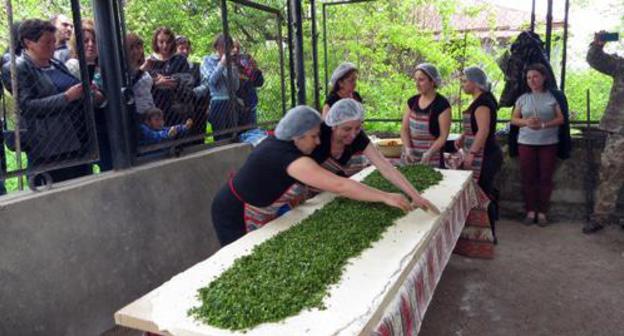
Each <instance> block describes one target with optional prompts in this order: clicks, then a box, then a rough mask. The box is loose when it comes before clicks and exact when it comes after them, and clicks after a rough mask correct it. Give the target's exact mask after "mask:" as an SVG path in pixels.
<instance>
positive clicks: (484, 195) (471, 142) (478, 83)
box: [455, 67, 503, 258]
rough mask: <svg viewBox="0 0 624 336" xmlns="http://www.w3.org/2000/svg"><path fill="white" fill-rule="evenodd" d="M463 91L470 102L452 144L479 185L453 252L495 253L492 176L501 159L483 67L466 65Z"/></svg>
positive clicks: (493, 104) (487, 255) (493, 102)
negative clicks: (475, 198)
mask: <svg viewBox="0 0 624 336" xmlns="http://www.w3.org/2000/svg"><path fill="white" fill-rule="evenodd" d="M462 87H463V90H464V92H466V93H467V94H469V95H472V97H473V99H474V100H473V101H472V103H471V104H470V106H468V109H466V111H464V113H463V126H464V132H463V134H462V136H461V137H460V138H459V139H458V140H457V141H456V143H455V146H456V147H457V148H458V149H463V151H464V153H465V156H464V163H463V169H465V170H472V172H473V175H472V177H473V179H474V181H475V182H476V183H477V185H478V187H479V188H478V197H479V201H480V202H479V205H478V206H477V207H476V208H474V209H472V210H471V212H470V214H469V216H468V219H467V220H466V226H465V228H464V230H463V232H462V235H461V237H460V239H459V241H458V242H457V247H456V251H457V252H459V253H461V254H465V255H469V256H474V257H484V258H491V257H493V256H494V246H493V245H494V243H495V241H496V235H495V230H494V228H495V222H494V220H495V218H496V215H495V211H496V209H495V208H496V206H495V203H492V201H494V202H496V195H495V194H496V192H495V189H494V178H495V176H496V173H498V171H499V170H500V167H501V165H502V162H503V154H502V151H501V149H500V147H499V146H498V144H497V143H496V136H495V132H496V117H497V116H496V111H497V109H498V104H497V102H496V98H494V95H492V93H491V92H490V85H489V82H488V79H487V76H486V75H485V73H484V72H483V70H481V69H479V68H477V67H469V68H466V69H465V70H464V76H463V78H462Z"/></svg>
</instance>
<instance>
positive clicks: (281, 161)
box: [212, 106, 413, 246]
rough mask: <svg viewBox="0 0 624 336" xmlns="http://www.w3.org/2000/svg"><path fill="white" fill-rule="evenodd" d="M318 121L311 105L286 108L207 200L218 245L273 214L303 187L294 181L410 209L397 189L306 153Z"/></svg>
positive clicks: (312, 145)
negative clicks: (354, 176) (326, 165)
mask: <svg viewBox="0 0 624 336" xmlns="http://www.w3.org/2000/svg"><path fill="white" fill-rule="evenodd" d="M321 122H322V120H321V115H320V114H319V113H318V112H317V111H316V110H314V109H312V108H310V107H307V106H297V107H295V108H292V109H290V110H289V111H288V113H286V115H285V116H284V117H283V118H282V120H280V122H279V123H278V125H277V127H276V129H275V136H270V137H268V138H267V139H265V140H264V141H263V142H262V143H261V144H260V145H258V147H256V148H255V149H254V150H253V152H252V153H251V154H250V155H249V157H248V158H247V161H246V162H245V163H244V164H243V166H242V167H241V168H240V170H239V171H238V172H237V173H236V175H234V176H232V177H230V179H229V181H228V183H227V184H226V185H224V186H223V187H222V188H221V190H219V192H218V193H217V196H216V197H215V199H214V201H213V203H212V222H213V225H214V227H215V230H216V232H217V237H218V239H219V241H220V242H221V245H222V246H225V245H227V244H229V243H231V242H233V241H235V240H236V239H238V238H240V237H242V236H243V235H244V234H245V233H246V232H247V231H251V230H254V229H257V228H259V227H261V226H263V225H264V224H266V223H268V222H269V221H271V220H272V219H274V218H275V217H277V213H278V210H279V209H280V208H281V207H282V206H283V205H285V204H288V203H289V201H290V200H291V199H293V198H295V197H298V193H299V191H298V189H299V190H301V189H303V188H301V187H300V184H299V183H301V184H306V185H309V186H312V187H314V188H318V189H320V190H326V191H329V192H333V193H336V194H339V195H341V196H344V197H348V198H352V199H355V200H359V201H367V202H383V203H385V204H387V205H389V206H393V207H396V208H400V209H402V210H404V211H409V210H411V209H413V205H412V204H411V203H410V202H409V201H408V200H407V198H406V197H405V196H403V195H402V194H397V193H388V192H384V191H381V190H378V189H375V188H371V187H368V186H366V185H364V184H361V183H359V182H356V181H354V180H350V179H347V178H344V177H340V176H337V175H335V174H332V173H331V172H329V171H327V170H325V169H323V168H322V167H321V166H319V165H318V164H317V163H316V162H314V160H312V158H310V157H309V156H308V155H310V154H311V153H312V151H314V148H316V146H318V144H319V127H320V124H321Z"/></svg>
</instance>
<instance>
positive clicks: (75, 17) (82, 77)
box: [71, 0, 101, 159]
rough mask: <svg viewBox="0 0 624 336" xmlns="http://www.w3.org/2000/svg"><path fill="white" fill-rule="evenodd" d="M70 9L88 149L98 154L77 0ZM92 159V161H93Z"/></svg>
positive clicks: (74, 0) (97, 156)
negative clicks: (89, 142)
mask: <svg viewBox="0 0 624 336" xmlns="http://www.w3.org/2000/svg"><path fill="white" fill-rule="evenodd" d="M71 8H72V19H73V21H74V27H75V28H76V29H74V34H75V35H76V47H77V49H78V50H77V51H78V64H79V65H80V80H81V82H82V89H83V91H84V98H83V99H84V105H85V108H86V113H87V114H86V118H85V119H86V123H87V129H88V130H89V131H88V133H89V137H90V138H93V139H92V140H93V141H92V142H91V143H92V144H93V145H92V146H94V148H90V150H91V153H94V154H96V153H99V149H100V147H99V146H98V138H97V133H96V130H95V119H94V116H95V114H94V109H93V100H92V93H91V83H90V78H89V69H88V66H87V60H86V58H85V54H84V36H83V33H82V17H81V15H80V1H79V0H71ZM100 155H101V153H99V154H98V155H96V157H95V158H99V156H100ZM95 158H94V159H95Z"/></svg>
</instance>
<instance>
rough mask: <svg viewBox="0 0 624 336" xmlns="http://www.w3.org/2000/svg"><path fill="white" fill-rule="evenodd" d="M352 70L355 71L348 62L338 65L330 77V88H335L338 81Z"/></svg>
mask: <svg viewBox="0 0 624 336" xmlns="http://www.w3.org/2000/svg"><path fill="white" fill-rule="evenodd" d="M352 70H357V67H356V66H355V64H353V63H349V62H346V63H342V64H340V65H339V66H338V67H337V68H336V70H334V73H332V75H331V79H330V82H331V85H332V87H335V86H336V83H338V81H339V80H341V79H342V78H343V77H344V76H345V75H346V74H347V73H349V72H350V71H352Z"/></svg>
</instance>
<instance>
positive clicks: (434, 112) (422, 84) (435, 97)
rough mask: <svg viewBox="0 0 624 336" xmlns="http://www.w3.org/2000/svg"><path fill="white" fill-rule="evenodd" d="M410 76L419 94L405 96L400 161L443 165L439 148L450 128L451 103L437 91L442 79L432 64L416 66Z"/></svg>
mask: <svg viewBox="0 0 624 336" xmlns="http://www.w3.org/2000/svg"><path fill="white" fill-rule="evenodd" d="M414 79H415V81H416V88H417V89H418V92H419V94H417V95H415V96H413V97H411V98H410V99H408V101H407V108H406V111H405V114H404V115H403V123H402V126H401V140H402V141H403V148H404V149H403V156H402V159H403V162H404V163H406V164H413V163H421V164H425V165H430V166H432V167H435V168H444V160H443V158H442V152H441V150H442V148H444V144H445V143H446V139H447V137H448V135H449V131H450V129H451V104H449V102H448V100H447V99H446V98H445V97H444V96H442V95H441V94H439V93H438V92H437V88H438V87H439V86H440V85H441V83H442V80H441V78H440V75H439V72H438V69H436V67H435V66H433V65H432V64H429V63H423V64H420V65H418V67H416V72H415V73H414Z"/></svg>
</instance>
